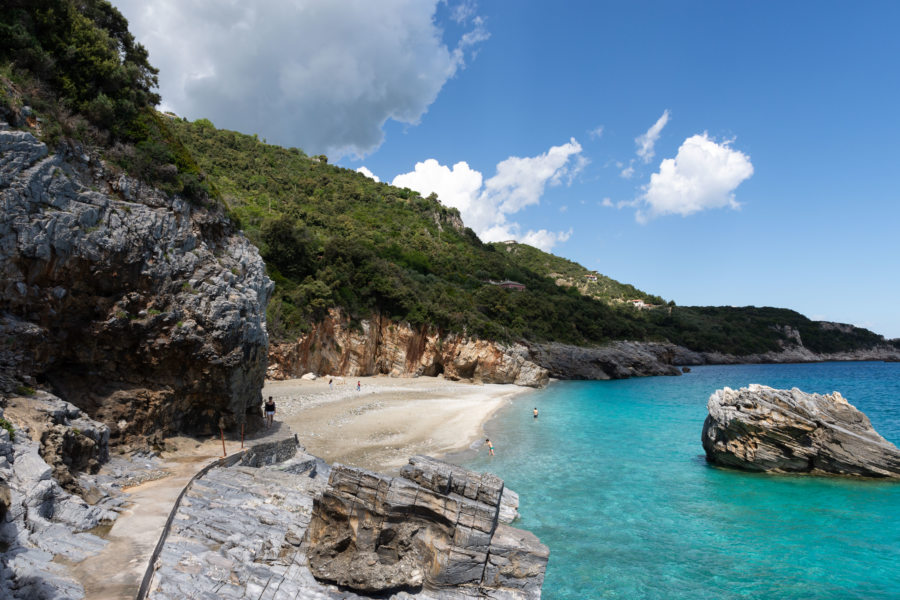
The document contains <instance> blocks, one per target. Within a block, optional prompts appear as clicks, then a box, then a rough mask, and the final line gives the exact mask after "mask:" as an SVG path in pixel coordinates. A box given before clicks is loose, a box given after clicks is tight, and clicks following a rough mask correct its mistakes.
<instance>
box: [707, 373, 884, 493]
mask: <svg viewBox="0 0 900 600" xmlns="http://www.w3.org/2000/svg"><path fill="white" fill-rule="evenodd" d="M707 408H708V410H709V416H708V417H707V418H706V421H705V422H704V423H703V433H702V441H703V449H704V450H705V451H706V458H707V460H708V461H709V462H711V463H714V464H718V465H723V466H728V467H737V468H741V469H747V470H751V471H776V472H784V473H816V474H834V475H856V476H863V477H900V450H898V448H897V447H896V446H895V445H894V444H892V443H890V442H888V441H887V440H885V439H884V438H883V437H881V436H880V435H879V434H878V433H877V432H876V431H875V430H874V429H873V428H872V424H871V423H870V422H869V419H868V418H867V417H866V415H864V414H863V413H862V412H860V411H859V410H857V409H856V407H854V406H853V405H851V404H850V403H849V402H847V401H846V400H845V399H844V398H843V397H842V396H841V395H840V393H838V392H834V393H832V394H826V395H822V394H807V393H804V392H802V391H800V390H798V389H797V388H794V389H792V390H777V389H773V388H770V387H767V386H764V385H757V384H753V385H750V386H749V387H746V388H741V389H739V390H732V389H730V388H724V389H721V390H717V391H716V392H715V393H714V394H712V395H711V396H710V398H709V402H708V403H707Z"/></svg>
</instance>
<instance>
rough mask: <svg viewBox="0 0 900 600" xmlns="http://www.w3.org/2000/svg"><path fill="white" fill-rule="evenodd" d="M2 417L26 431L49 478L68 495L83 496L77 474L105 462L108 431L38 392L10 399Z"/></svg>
mask: <svg viewBox="0 0 900 600" xmlns="http://www.w3.org/2000/svg"><path fill="white" fill-rule="evenodd" d="M6 413H7V417H8V418H9V419H10V420H12V421H14V422H16V423H18V424H20V425H23V426H27V427H28V431H29V437H31V438H32V439H33V440H34V441H36V442H39V443H40V454H41V458H42V459H44V461H45V462H46V463H47V464H48V465H50V467H51V468H52V469H53V472H52V475H53V478H54V479H55V480H56V481H57V482H58V483H59V484H60V485H61V486H62V487H64V488H65V489H67V490H68V491H70V492H73V493H79V494H81V493H83V492H84V490H82V489H81V486H80V485H79V484H78V481H77V477H78V474H79V473H85V472H86V473H96V472H97V471H98V470H99V469H100V466H101V465H102V464H103V463H105V462H107V461H108V460H109V427H107V426H106V425H104V424H103V423H99V422H97V421H94V420H93V419H90V418H88V417H86V416H84V415H83V414H82V412H81V410H79V409H78V408H77V407H76V406H75V405H74V404H71V403H69V402H65V401H63V400H60V399H59V398H57V397H56V396H53V395H52V394H48V393H46V392H42V391H38V392H36V393H34V394H33V395H32V396H29V397H13V398H12V399H11V400H10V405H9V407H8V408H7V411H6Z"/></svg>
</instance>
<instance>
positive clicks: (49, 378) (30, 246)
mask: <svg viewBox="0 0 900 600" xmlns="http://www.w3.org/2000/svg"><path fill="white" fill-rule="evenodd" d="M0 127H2V128H0V209H2V210H0V282H2V283H0V340H2V345H0V391H6V392H9V391H11V390H12V389H15V387H17V386H20V385H21V384H22V383H23V382H24V383H27V384H30V385H33V386H39V387H46V388H48V389H51V390H53V391H54V393H56V394H57V395H59V396H60V397H61V398H63V399H64V400H67V401H69V402H71V403H73V404H74V405H76V406H78V407H79V408H81V409H82V410H85V411H86V412H87V413H88V414H90V415H91V416H92V417H94V418H95V419H99V420H101V421H103V422H105V423H106V424H107V425H109V426H110V429H111V432H110V437H111V441H112V442H117V441H119V442H120V441H123V440H127V439H128V438H129V437H130V436H132V435H140V436H145V435H147V434H157V433H167V432H172V431H187V432H195V433H205V432H210V431H212V430H213V428H214V427H215V425H216V424H217V423H218V420H219V418H220V417H223V416H224V417H225V420H226V424H228V425H229V426H230V425H231V424H233V423H234V422H236V421H242V420H244V419H245V418H246V416H247V415H248V414H250V415H256V414H257V411H258V406H259V403H260V401H261V398H260V389H261V387H262V383H263V379H264V377H265V367H266V353H267V334H266V328H265V316H264V313H265V305H266V302H267V301H268V298H269V295H270V293H271V290H272V283H271V281H270V280H269V279H268V278H267V277H266V275H265V266H264V264H263V261H262V259H261V258H260V256H259V253H258V251H257V250H256V248H255V247H253V246H252V245H251V244H250V243H249V241H247V239H246V238H244V236H243V235H242V234H240V233H239V232H238V231H236V230H235V229H234V227H233V226H232V225H231V224H230V222H229V221H228V219H227V218H225V216H224V215H223V214H222V211H221V209H219V208H216V207H204V206H197V205H194V204H191V203H188V202H187V201H185V200H182V199H181V198H179V197H177V196H176V197H171V196H167V195H165V194H163V193H161V192H159V191H158V190H155V189H152V188H149V187H147V186H145V185H143V184H141V183H140V182H138V181H136V180H134V179H130V178H128V177H126V176H124V175H116V174H113V173H111V172H110V171H109V170H108V169H107V168H106V167H105V166H104V164H103V163H102V162H101V161H100V160H99V159H98V157H96V156H90V155H89V154H87V153H85V152H84V151H83V150H82V149H81V148H77V147H63V148H60V149H59V150H58V151H57V152H56V153H55V154H49V152H48V149H47V147H46V146H45V145H44V144H42V143H40V142H39V141H38V140H36V139H35V138H34V137H33V136H32V135H31V134H30V133H27V132H22V131H13V130H10V129H9V128H7V127H6V126H0Z"/></svg>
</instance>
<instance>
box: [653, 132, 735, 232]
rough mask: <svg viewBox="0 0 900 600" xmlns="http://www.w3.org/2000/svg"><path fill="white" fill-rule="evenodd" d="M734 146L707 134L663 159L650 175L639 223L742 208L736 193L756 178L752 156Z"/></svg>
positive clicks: (691, 138)
mask: <svg viewBox="0 0 900 600" xmlns="http://www.w3.org/2000/svg"><path fill="white" fill-rule="evenodd" d="M731 143H732V142H731V141H724V142H722V143H716V142H715V141H713V140H711V139H710V138H709V136H708V135H707V134H706V133H703V134H702V135H693V136H691V137H689V138H687V139H686V140H685V141H684V143H682V144H681V147H680V148H679V149H678V154H677V155H676V156H675V158H667V159H665V160H663V161H662V163H660V165H659V172H658V173H654V174H653V175H651V176H650V183H649V184H647V185H646V186H645V187H644V194H643V195H642V196H641V197H640V198H638V204H639V205H641V208H640V209H639V210H638V212H637V215H636V216H637V219H638V221H640V222H646V221H647V220H648V219H652V218H654V217H658V216H661V215H669V214H679V215H682V216H687V215H689V214H692V213H695V212H699V211H701V210H707V209H710V208H723V207H726V206H730V207H731V208H738V207H739V206H740V205H739V204H738V203H737V201H736V200H735V199H734V190H735V189H737V187H738V186H739V185H740V184H741V182H743V181H744V180H746V179H748V178H749V177H750V176H751V175H753V164H752V163H751V162H750V157H749V156H747V155H746V154H744V153H743V152H740V151H739V150H734V149H733V148H731Z"/></svg>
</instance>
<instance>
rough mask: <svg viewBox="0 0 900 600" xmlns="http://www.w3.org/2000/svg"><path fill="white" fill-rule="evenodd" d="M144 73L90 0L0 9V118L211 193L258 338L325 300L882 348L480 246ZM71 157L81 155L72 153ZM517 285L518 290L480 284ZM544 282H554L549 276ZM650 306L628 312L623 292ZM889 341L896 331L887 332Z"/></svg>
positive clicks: (397, 192)
mask: <svg viewBox="0 0 900 600" xmlns="http://www.w3.org/2000/svg"><path fill="white" fill-rule="evenodd" d="M155 85H156V70H155V69H154V68H153V67H152V66H151V65H150V64H149V63H148V61H147V54H146V51H145V50H144V49H143V48H142V47H141V46H140V45H139V44H136V43H135V41H134V39H133V37H132V36H131V34H130V33H129V32H128V29H127V22H126V21H125V19H124V18H123V17H122V15H121V14H120V13H119V12H118V11H117V10H116V9H115V8H114V7H112V5H110V4H109V2H107V1H106V0H81V1H78V2H76V1H75V0H28V1H24V0H12V1H11V2H6V3H4V4H3V5H2V6H0V118H2V119H3V120H5V121H6V122H7V123H9V124H10V125H12V126H14V127H22V128H28V129H29V130H30V131H33V132H34V133H35V134H36V135H39V136H40V137H42V139H44V140H45V141H46V142H47V143H48V145H49V146H50V147H51V148H54V149H55V148H60V147H65V146H66V145H67V144H68V145H70V146H71V147H73V148H84V149H87V150H88V151H90V152H94V153H98V154H100V155H102V156H103V158H105V160H106V161H107V165H108V166H109V168H110V169H112V170H113V171H115V170H116V169H121V170H124V171H126V172H128V173H130V174H131V175H133V176H135V177H138V178H140V179H142V180H144V181H147V182H149V183H152V184H153V185H155V186H157V187H159V188H160V189H162V190H163V191H165V192H167V193H170V194H180V195H182V196H185V197H187V198H188V199H190V200H192V201H194V202H198V203H204V204H207V205H210V206H212V205H216V204H218V203H224V204H225V205H226V206H227V208H228V210H229V214H230V215H231V217H232V220H233V222H234V223H235V224H236V225H237V226H239V227H241V228H243V230H244V231H245V232H246V233H247V235H248V236H249V237H250V239H251V240H253V241H254V243H256V244H257V245H258V246H259V248H260V251H261V253H262V255H263V257H264V258H265V259H266V262H267V265H268V269H269V273H270V276H271V277H272V278H273V279H274V280H275V282H276V290H275V294H274V296H273V299H272V301H271V303H270V305H269V310H268V320H269V331H270V334H271V335H272V337H273V339H275V340H279V339H290V338H291V337H293V336H296V335H297V334H298V333H301V332H303V331H306V330H308V329H309V327H310V326H311V325H312V324H313V323H315V322H316V321H317V320H319V319H321V318H322V317H323V316H324V315H325V314H326V312H327V310H328V309H330V308H340V309H342V310H343V311H344V312H345V313H346V314H349V315H350V316H351V318H352V319H354V320H355V321H357V322H358V321H359V320H361V319H366V318H369V317H371V316H372V315H373V314H375V313H378V314H382V315H386V316H389V317H390V318H392V319H394V320H397V321H407V322H409V323H412V324H413V325H416V326H420V327H423V328H432V329H437V330H440V331H444V332H461V333H467V334H470V335H474V336H478V337H483V338H488V339H496V340H505V341H512V340H534V341H559V342H567V343H572V344H580V345H592V344H599V343H603V342H607V341H610V340H621V339H627V340H648V341H649V340H655V341H671V342H674V343H677V344H682V345H684V346H687V347H689V348H692V349H695V350H717V351H722V352H727V353H733V354H748V353H756V352H763V351H770V350H778V349H779V348H780V347H781V345H782V344H784V343H788V344H789V343H792V338H791V336H790V335H789V334H790V332H789V331H787V330H785V326H788V327H790V328H792V329H794V330H797V331H799V333H800V335H801V337H802V339H803V342H804V344H805V345H806V346H807V347H809V348H810V349H812V350H814V351H834V350H852V349H855V348H861V347H867V346H871V345H873V344H876V343H879V342H881V341H882V340H881V338H880V336H877V335H876V334H874V333H872V332H870V331H867V330H864V329H859V328H853V327H845V328H824V327H822V326H821V325H820V324H818V323H815V322H812V321H810V320H809V319H807V318H806V317H804V316H802V315H800V314H798V313H796V312H793V311H789V310H785V309H775V308H755V307H746V308H716V307H676V306H674V305H673V304H672V303H669V304H668V305H665V304H664V303H663V300H662V299H661V298H659V297H657V296H652V295H649V294H647V293H644V292H642V291H640V290H637V289H635V288H634V287H632V286H630V285H627V284H622V283H619V282H616V281H614V280H612V279H609V278H607V277H604V276H602V275H600V274H597V281H596V282H593V281H590V282H588V279H589V278H587V277H585V276H586V275H590V274H591V272H589V271H587V270H586V269H584V267H582V266H581V265H578V264H577V263H574V262H571V261H568V260H565V259H562V258H559V257H555V256H553V255H550V254H547V253H544V252H541V251H540V250H537V249H535V248H531V247H529V246H525V245H522V244H512V245H508V244H483V243H482V242H481V241H480V240H479V239H478V237H477V236H476V235H475V234H474V233H473V232H472V230H470V229H468V228H466V227H465V226H464V225H463V223H462V221H461V220H460V216H459V213H458V212H457V211H456V210H455V209H451V208H447V207H445V206H443V205H442V204H441V203H440V202H439V199H438V198H436V197H434V196H431V197H428V198H424V197H422V196H421V195H419V194H417V193H415V192H413V191H411V190H409V189H399V188H396V187H393V186H390V185H387V184H384V183H376V182H374V181H372V180H371V179H368V178H367V177H365V176H363V175H361V174H359V173H356V172H354V171H351V170H349V169H343V168H339V167H335V166H333V165H329V164H328V162H327V159H326V158H325V157H324V156H314V157H310V156H307V155H306V154H305V153H304V152H303V151H302V150H299V149H297V148H281V147H278V146H272V145H269V144H266V143H265V140H259V139H257V137H256V136H251V135H245V134H241V133H237V132H232V131H225V130H219V129H216V128H215V127H214V126H213V124H212V123H210V122H209V121H207V120H204V119H201V120H198V121H196V122H193V123H191V122H187V121H185V120H183V119H180V118H177V117H175V116H173V115H164V114H161V113H158V112H156V111H155V110H154V109H153V106H154V105H155V104H156V103H157V102H158V96H157V95H156V94H155V92H154V91H153V89H154V88H155ZM79 152H80V150H79ZM504 280H513V281H517V282H519V283H521V284H523V285H524V286H525V289H524V290H522V291H519V290H511V289H504V288H503V287H501V286H499V285H497V284H496V283H497V282H500V281H504ZM557 282H560V283H562V285H558V284H557ZM632 299H641V300H644V302H646V303H648V304H654V305H658V306H657V307H656V308H652V309H649V310H638V309H637V308H635V307H633V306H631V305H630V303H628V302H625V301H626V300H632ZM895 343H898V344H900V342H895Z"/></svg>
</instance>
